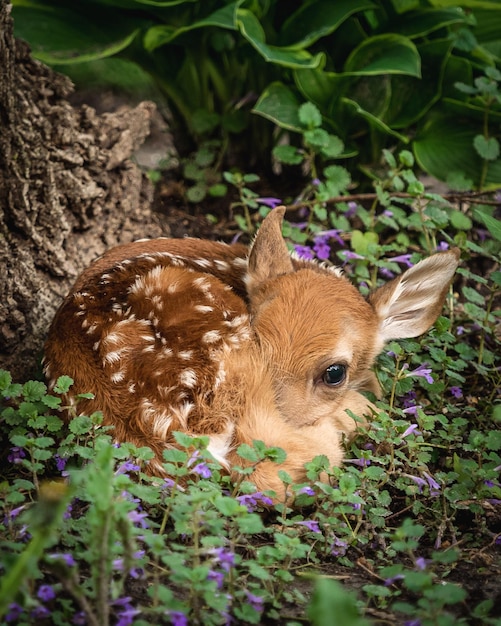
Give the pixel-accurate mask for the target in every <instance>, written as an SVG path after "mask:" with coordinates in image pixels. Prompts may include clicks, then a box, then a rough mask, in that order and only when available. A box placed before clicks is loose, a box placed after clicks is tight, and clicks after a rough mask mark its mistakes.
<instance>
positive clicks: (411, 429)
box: [402, 409, 421, 439]
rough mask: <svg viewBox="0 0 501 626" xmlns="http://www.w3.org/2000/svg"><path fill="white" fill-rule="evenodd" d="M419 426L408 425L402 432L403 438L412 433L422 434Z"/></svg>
mask: <svg viewBox="0 0 501 626" xmlns="http://www.w3.org/2000/svg"><path fill="white" fill-rule="evenodd" d="M407 410H408V409H407ZM417 428H418V425H417V424H411V425H410V426H408V427H407V428H406V429H405V430H404V432H403V433H402V439H404V438H405V437H408V436H409V435H410V434H411V433H414V434H416V435H420V434H421V433H420V432H419V430H417Z"/></svg>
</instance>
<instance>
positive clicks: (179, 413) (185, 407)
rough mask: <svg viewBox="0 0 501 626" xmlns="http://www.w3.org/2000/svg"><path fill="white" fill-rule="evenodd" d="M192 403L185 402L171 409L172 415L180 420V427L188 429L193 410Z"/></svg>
mask: <svg viewBox="0 0 501 626" xmlns="http://www.w3.org/2000/svg"><path fill="white" fill-rule="evenodd" d="M193 406H194V405H193V403H192V402H183V403H182V404H180V405H179V406H171V407H169V409H170V411H171V413H172V415H173V416H174V417H175V418H176V419H177V420H179V425H180V426H181V428H183V429H186V428H187V426H188V417H189V415H190V413H191V410H192V408H193Z"/></svg>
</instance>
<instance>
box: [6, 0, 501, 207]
mask: <svg viewBox="0 0 501 626" xmlns="http://www.w3.org/2000/svg"><path fill="white" fill-rule="evenodd" d="M13 13H14V21H15V29H16V34H17V35H18V36H20V37H22V38H24V39H26V40H28V41H29V42H30V44H31V45H32V48H33V51H34V54H35V55H36V56H37V57H38V58H39V59H41V60H42V61H44V62H46V63H50V64H53V65H55V66H56V67H57V68H58V69H62V70H63V71H66V72H68V73H69V74H70V75H72V76H73V77H74V78H75V79H77V80H78V79H81V80H86V81H87V82H89V81H92V80H94V82H95V83H97V84H98V85H102V84H103V83H108V84H113V85H115V86H120V84H122V85H123V86H124V87H125V88H126V89H128V90H130V89H131V88H132V85H133V84H134V83H137V84H138V85H140V87H141V88H142V89H143V91H144V88H145V86H146V85H147V84H148V78H147V77H148V76H150V77H153V78H154V80H155V83H156V85H157V86H158V88H159V89H160V90H161V91H162V92H163V93H164V94H166V96H167V98H168V101H169V104H170V105H171V107H172V108H173V109H174V111H175V112H176V114H177V115H178V116H179V118H180V119H182V120H183V122H184V124H185V125H186V127H187V128H188V129H189V131H190V132H191V134H192V135H193V136H194V137H195V138H197V141H200V140H201V139H207V138H211V137H212V138H214V137H216V138H217V139H218V140H222V142H223V143H222V144H221V149H222V151H223V152H224V151H225V150H226V147H227V145H229V144H228V142H237V141H238V142H240V143H241V144H242V145H244V146H245V149H246V152H247V153H249V152H251V153H253V154H260V155H261V158H266V157H267V156H268V154H267V150H268V149H269V148H270V147H271V143H272V141H273V126H272V125H271V124H269V123H267V122H265V121H264V120H269V121H271V122H273V124H275V125H277V126H278V127H279V128H280V129H282V130H283V133H282V134H283V135H284V136H285V137H288V140H289V143H290V144H291V146H294V145H295V134H296V133H300V134H301V135H302V138H303V141H304V144H305V146H309V147H310V148H314V149H315V150H316V151H317V152H322V153H323V154H324V156H330V157H333V158H338V157H340V156H343V158H344V160H345V161H346V162H345V163H343V165H344V166H345V167H346V166H349V167H350V169H351V170H353V169H354V168H353V163H352V161H350V160H349V158H350V157H352V156H354V155H357V156H358V161H359V163H362V164H366V165H367V166H370V167H374V166H377V165H378V164H377V159H378V157H379V155H380V151H381V149H382V148H384V147H393V146H395V145H399V147H402V145H408V146H409V147H412V149H413V151H414V152H415V154H416V157H417V159H418V162H419V164H420V165H421V167H423V168H424V169H425V170H426V171H427V172H429V173H431V174H432V175H434V176H435V177H437V178H440V179H442V180H447V179H449V180H450V181H455V184H456V185H462V186H463V187H464V186H467V187H469V188H471V187H478V188H492V187H494V186H496V185H499V184H500V182H501V165H500V163H501V161H500V159H499V141H500V137H499V120H500V119H501V100H500V90H499V81H500V76H501V74H500V67H499V66H500V58H501V39H500V33H501V7H500V6H499V3H496V2H466V1H465V2H462V3H458V5H457V6H456V5H454V4H453V3H452V2H446V1H440V2H438V1H435V2H430V3H428V2H422V3H419V2H397V1H396V0H393V1H392V2H387V1H386V0H337V1H336V2H331V1H329V0H313V1H311V2H308V3H296V4H294V6H293V7H289V6H287V7H286V6H285V4H284V3H280V2H278V0H271V1H269V2H251V1H247V0H236V1H234V2H228V1H226V0H205V1H204V2H193V1H192V0H175V1H168V0H165V1H163V0H84V1H82V2H79V3H73V4H72V5H71V7H70V6H69V5H68V3H66V2H64V1H63V0H34V1H33V2H29V3H26V2H24V1H22V0H15V1H14V11H13ZM112 64H113V69H111V65H112ZM132 74H133V75H134V76H135V78H134V80H131V78H130V76H131V75H132ZM92 76H94V78H93V79H92V78H91V77H92ZM256 96H257V101H255V98H256ZM303 103H306V104H304V106H305V107H306V108H305V109H302V111H303V112H302V113H300V112H299V111H300V105H301V104H303ZM253 104H254V106H252V105H253ZM311 104H314V105H315V107H316V109H315V113H314V114H313V117H312V111H313V110H314V109H312V108H311ZM252 113H253V114H254V115H252ZM305 129H306V130H305ZM329 134H332V136H336V137H337V139H336V140H335V141H332V140H329V139H328V135H329ZM282 144H283V142H282V141H281V142H280V148H279V149H278V152H277V153H276V156H277V157H278V158H280V159H281V160H282V161H283V162H286V163H294V162H296V161H297V159H298V157H297V155H296V156H295V153H294V151H293V150H291V149H290V148H286V147H285V146H283V145H282ZM341 146H344V148H341ZM287 151H288V152H287ZM201 169H202V170H205V167H202V168H201ZM199 174H200V173H198V174H197V176H199ZM194 180H195V184H194V186H193V187H191V191H190V195H191V198H190V199H191V200H193V201H197V200H199V199H200V198H203V197H205V194H206V193H207V190H208V189H210V188H211V185H213V184H214V183H213V182H212V181H210V180H209V181H207V180H204V177H203V176H200V177H199V178H196V179H194ZM218 182H219V181H216V184H217V183H218ZM218 192H219V193H222V188H216V193H218Z"/></svg>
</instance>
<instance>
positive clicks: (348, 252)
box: [341, 250, 364, 261]
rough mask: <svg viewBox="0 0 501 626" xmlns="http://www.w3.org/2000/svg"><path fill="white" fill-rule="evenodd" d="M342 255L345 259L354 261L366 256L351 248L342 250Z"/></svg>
mask: <svg viewBox="0 0 501 626" xmlns="http://www.w3.org/2000/svg"><path fill="white" fill-rule="evenodd" d="M341 255H342V257H343V259H344V260H345V261H354V260H355V259H363V258H364V257H363V256H362V255H360V254H357V253H356V252H352V251H351V250H341Z"/></svg>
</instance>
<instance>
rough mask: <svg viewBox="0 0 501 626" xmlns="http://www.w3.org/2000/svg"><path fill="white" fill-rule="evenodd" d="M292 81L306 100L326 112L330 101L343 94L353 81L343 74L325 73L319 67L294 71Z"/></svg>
mask: <svg viewBox="0 0 501 626" xmlns="http://www.w3.org/2000/svg"><path fill="white" fill-rule="evenodd" d="M294 80H295V82H296V85H297V88H298V89H299V91H300V92H301V93H302V94H303V96H304V97H305V98H306V100H310V101H311V102H313V103H315V104H316V105H317V106H318V107H320V109H322V110H326V109H327V108H328V107H329V104H330V103H331V101H332V100H333V99H334V98H336V97H338V96H339V94H341V93H343V92H344V90H345V89H346V87H347V86H348V85H349V84H350V82H351V81H352V80H353V79H352V78H351V77H350V76H345V75H344V74H336V73H334V72H325V71H323V69H321V67H319V68H315V69H301V70H295V71H294Z"/></svg>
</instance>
